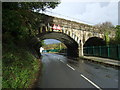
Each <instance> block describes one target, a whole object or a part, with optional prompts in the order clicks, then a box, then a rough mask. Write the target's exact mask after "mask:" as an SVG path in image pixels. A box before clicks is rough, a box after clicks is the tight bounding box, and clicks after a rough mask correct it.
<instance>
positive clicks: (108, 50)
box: [107, 45, 110, 58]
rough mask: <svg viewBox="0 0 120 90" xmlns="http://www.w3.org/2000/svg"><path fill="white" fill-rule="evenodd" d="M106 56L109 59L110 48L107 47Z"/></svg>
mask: <svg viewBox="0 0 120 90" xmlns="http://www.w3.org/2000/svg"><path fill="white" fill-rule="evenodd" d="M107 54H108V58H109V57H110V46H109V45H108V46H107Z"/></svg>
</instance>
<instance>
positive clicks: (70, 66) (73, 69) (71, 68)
mask: <svg viewBox="0 0 120 90" xmlns="http://www.w3.org/2000/svg"><path fill="white" fill-rule="evenodd" d="M67 66H68V67H69V68H71V69H72V70H75V69H74V68H73V67H71V66H70V65H69V64H67Z"/></svg>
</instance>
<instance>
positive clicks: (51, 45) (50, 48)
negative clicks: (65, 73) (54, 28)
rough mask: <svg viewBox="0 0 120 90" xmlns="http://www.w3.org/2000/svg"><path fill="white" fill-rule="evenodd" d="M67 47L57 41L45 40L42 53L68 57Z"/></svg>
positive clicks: (41, 49)
mask: <svg viewBox="0 0 120 90" xmlns="http://www.w3.org/2000/svg"><path fill="white" fill-rule="evenodd" d="M66 51H67V47H66V45H65V44H64V43H62V42H60V41H58V40H56V39H45V40H43V41H42V47H41V48H40V52H41V53H59V54H64V55H66V54H67V53H66Z"/></svg>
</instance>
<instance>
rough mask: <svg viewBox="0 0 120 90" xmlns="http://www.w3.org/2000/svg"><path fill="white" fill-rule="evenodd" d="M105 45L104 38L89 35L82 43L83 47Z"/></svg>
mask: <svg viewBox="0 0 120 90" xmlns="http://www.w3.org/2000/svg"><path fill="white" fill-rule="evenodd" d="M103 45H106V43H105V40H103V39H102V38H100V37H90V38H88V39H87V40H86V42H85V43H84V45H83V47H88V46H103Z"/></svg>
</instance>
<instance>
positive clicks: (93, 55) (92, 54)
mask: <svg viewBox="0 0 120 90" xmlns="http://www.w3.org/2000/svg"><path fill="white" fill-rule="evenodd" d="M91 48H92V55H93V56H94V46H93V47H91Z"/></svg>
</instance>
